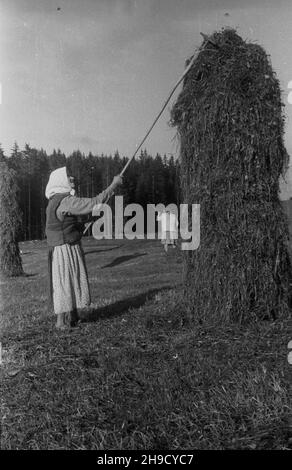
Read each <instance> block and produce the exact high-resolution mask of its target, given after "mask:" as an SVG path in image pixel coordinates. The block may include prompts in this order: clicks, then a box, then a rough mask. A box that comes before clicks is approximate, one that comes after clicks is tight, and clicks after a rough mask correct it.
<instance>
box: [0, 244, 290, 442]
mask: <svg viewBox="0 0 292 470" xmlns="http://www.w3.org/2000/svg"><path fill="white" fill-rule="evenodd" d="M84 248H85V252H86V260H87V265H88V271H89V277H90V284H91V290H92V302H93V306H92V308H91V309H90V310H89V311H88V312H86V314H84V322H82V323H81V324H80V325H79V326H78V327H77V328H75V329H72V330H71V331H70V332H58V331H57V330H56V329H55V318H54V316H53V315H51V314H49V313H48V311H47V307H46V300H47V257H46V245H45V242H26V243H23V244H21V249H22V251H23V254H22V257H23V264H24V269H25V272H26V273H27V276H26V277H23V278H15V279H11V280H8V281H2V282H1V295H2V299H1V342H2V363H1V366H0V380H1V386H0V387H1V421H2V423H1V425H2V429H1V448H2V449H96V450H104V449H105V450H110V449H123V450H126V449H136V450H137V449H144V450H147V449H288V448H291V427H290V428H289V413H291V409H290V408H289V406H290V399H291V396H290V394H291V390H290V391H289V379H290V380H291V367H292V366H289V365H288V362H287V344H288V341H289V340H290V339H292V338H291V330H289V323H288V321H281V322H280V321H278V322H274V323H268V322H266V323H258V324H254V325H252V326H249V327H247V326H245V327H240V326H237V325H229V326H228V327H218V326H215V325H201V326H195V324H193V323H192V321H191V320H190V319H189V318H187V317H186V315H185V313H184V312H183V311H182V307H181V305H182V304H181V301H180V299H181V293H180V291H181V289H180V288H181V277H182V260H181V255H180V252H179V251H177V250H172V251H170V253H169V254H168V255H167V256H166V255H165V254H164V252H163V249H162V246H161V245H160V243H159V242H157V241H139V240H135V241H125V240H119V241H117V240H113V241H101V242H97V241H96V240H93V239H90V238H88V239H85V240H84ZM289 368H290V369H289ZM289 430H290V431H289Z"/></svg>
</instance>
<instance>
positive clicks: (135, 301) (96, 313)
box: [82, 285, 173, 323]
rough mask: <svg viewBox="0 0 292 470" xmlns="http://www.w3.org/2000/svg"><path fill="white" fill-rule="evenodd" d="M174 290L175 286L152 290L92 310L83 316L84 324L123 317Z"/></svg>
mask: <svg viewBox="0 0 292 470" xmlns="http://www.w3.org/2000/svg"><path fill="white" fill-rule="evenodd" d="M170 289H173V286H170V285H169V286H165V287H161V288H160V289H151V290H148V291H147V292H142V293H141V294H138V295H135V296H134V297H129V298H127V299H123V300H119V301H118V302H115V303H113V304H110V305H106V306H105V307H100V308H97V309H95V310H92V311H90V312H88V313H86V314H84V316H82V322H85V323H90V322H96V321H99V320H101V319H104V318H114V317H118V316H119V315H122V314H123V313H125V312H126V311H127V310H129V309H130V308H139V307H141V306H142V305H144V304H145V303H146V302H147V300H151V299H153V297H154V296H155V295H156V294H158V292H162V291H166V290H170Z"/></svg>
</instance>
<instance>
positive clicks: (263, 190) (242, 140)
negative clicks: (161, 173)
mask: <svg viewBox="0 0 292 470" xmlns="http://www.w3.org/2000/svg"><path fill="white" fill-rule="evenodd" d="M210 39H211V41H212V42H211V43H209V42H208V41H207V40H206V39H205V40H204V42H203V44H202V46H201V48H200V52H199V54H198V57H197V59H196V61H195V62H194V65H193V67H192V68H191V70H190V72H189V74H188V75H187V77H186V78H185V81H184V86H183V90H182V92H181V93H180V95H179V97H178V99H177V102H176V103H175V105H174V107H173V109H172V114H171V118H172V124H173V125H175V126H177V129H178V133H179V137H180V143H181V186H182V193H183V202H185V203H188V204H192V203H196V204H198V203H199V204H200V205H201V243H200V248H199V249H198V250H196V251H193V252H187V253H186V256H185V276H186V277H185V285H186V295H187V303H188V306H189V308H190V310H191V312H192V313H193V314H195V316H196V317H197V318H199V319H202V320H203V319H204V318H210V317H212V316H213V317H214V320H215V318H217V320H220V321H246V320H250V319H251V318H275V317H278V316H281V315H286V314H288V311H289V310H288V306H287V304H288V296H289V288H290V282H291V267H290V261H289V255H288V249H287V240H288V227H287V222H286V218H285V216H284V213H283V211H282V209H281V205H280V201H279V176H280V175H281V174H282V173H283V172H284V171H285V170H286V167H287V163H288V155H287V152H286V150H285V147H284V144H283V127H284V119H283V114H282V106H283V105H282V103H281V93H280V87H279V82H278V80H277V78H276V76H275V73H274V71H273V69H272V67H271V64H270V61H269V59H268V56H267V54H266V52H265V51H264V50H263V48H262V47H260V46H259V45H256V44H250V43H247V42H245V41H243V39H242V38H241V37H240V36H238V35H237V33H236V32H235V31H234V30H230V29H225V30H222V31H220V32H216V33H214V34H213V35H212V36H211V37H210Z"/></svg>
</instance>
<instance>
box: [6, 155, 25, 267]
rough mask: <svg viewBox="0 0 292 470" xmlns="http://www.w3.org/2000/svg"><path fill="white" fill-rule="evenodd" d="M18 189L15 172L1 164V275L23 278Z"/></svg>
mask: <svg viewBox="0 0 292 470" xmlns="http://www.w3.org/2000/svg"><path fill="white" fill-rule="evenodd" d="M17 193H18V187H17V183H16V174H15V171H14V170H12V169H9V168H8V165H7V164H6V162H5V161H1V162H0V273H1V275H4V276H21V275H22V274H24V273H23V269H22V262H21V257H20V251H19V247H18V235H19V232H20V227H21V212H20V209H19V205H18V201H17Z"/></svg>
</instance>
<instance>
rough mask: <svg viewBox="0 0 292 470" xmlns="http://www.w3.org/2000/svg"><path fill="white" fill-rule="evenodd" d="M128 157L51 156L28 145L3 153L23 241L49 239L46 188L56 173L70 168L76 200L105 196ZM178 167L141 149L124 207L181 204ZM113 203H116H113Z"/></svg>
mask: <svg viewBox="0 0 292 470" xmlns="http://www.w3.org/2000/svg"><path fill="white" fill-rule="evenodd" d="M127 160H128V158H127V157H124V156H120V154H119V152H118V151H116V152H115V154H114V155H113V156H112V155H104V154H101V155H93V154H92V153H91V152H89V154H87V155H85V154H84V153H82V152H80V151H79V150H76V151H74V152H73V153H72V154H70V155H68V156H66V155H65V154H64V153H63V152H62V151H61V150H60V149H58V150H54V151H53V153H52V154H48V153H47V152H46V151H45V150H43V149H40V150H39V149H36V148H33V147H31V146H30V145H28V144H26V145H25V147H24V149H20V148H19V146H18V144H17V143H15V144H14V146H13V148H12V150H11V152H10V154H9V155H8V154H7V155H6V154H4V152H3V150H2V148H0V161H5V162H6V163H7V165H8V167H9V168H11V169H12V170H14V172H15V173H14V174H15V175H16V176H15V177H16V185H17V187H18V201H19V206H20V209H21V220H22V224H21V228H20V232H19V236H18V240H19V241H24V240H37V239H43V238H44V237H45V220H46V206H47V199H46V197H45V188H46V185H47V182H48V179H49V174H50V172H51V171H53V170H55V169H56V168H59V167H62V166H65V165H66V166H68V167H69V168H70V171H71V172H72V174H74V176H75V179H76V190H77V195H78V196H80V197H92V196H95V195H97V194H98V193H100V192H101V191H103V190H104V189H105V188H106V187H107V186H108V185H109V184H110V183H111V181H112V179H113V177H114V176H115V175H117V174H118V173H120V171H121V170H122V169H123V167H124V165H125V164H126V162H127ZM178 171H179V163H178V161H177V160H175V159H174V157H173V156H171V157H169V158H167V157H166V155H164V156H161V155H160V154H156V156H152V155H149V154H148V152H147V150H142V151H141V153H140V155H139V156H137V157H136V159H135V160H134V161H133V162H132V163H131V165H130V166H129V168H128V169H127V171H126V173H125V175H124V178H123V185H122V187H121V188H120V189H119V194H120V195H123V197H124V205H126V204H130V203H134V202H135V203H137V204H141V205H142V206H143V207H144V208H145V207H146V204H149V203H154V204H158V203H163V204H169V203H175V204H178V203H179V187H178V183H177V181H178ZM110 204H113V201H111V202H110Z"/></svg>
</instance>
